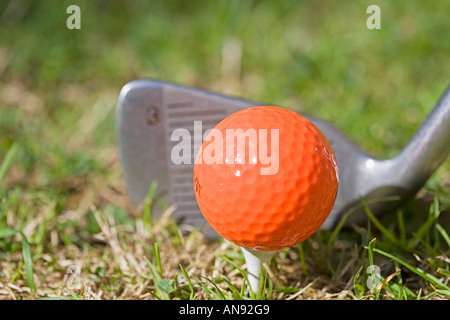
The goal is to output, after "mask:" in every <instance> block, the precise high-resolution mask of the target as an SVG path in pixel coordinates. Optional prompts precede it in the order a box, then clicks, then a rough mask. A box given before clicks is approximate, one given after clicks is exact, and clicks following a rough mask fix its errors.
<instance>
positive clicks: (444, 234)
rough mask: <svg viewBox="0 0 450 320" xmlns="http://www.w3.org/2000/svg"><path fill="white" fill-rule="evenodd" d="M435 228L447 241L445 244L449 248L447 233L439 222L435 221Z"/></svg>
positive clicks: (449, 239)
mask: <svg viewBox="0 0 450 320" xmlns="http://www.w3.org/2000/svg"><path fill="white" fill-rule="evenodd" d="M436 229H437V231H439V233H440V234H441V236H442V238H444V240H445V242H446V243H447V246H448V247H449V248H450V237H449V236H448V233H447V232H446V231H445V229H444V228H443V227H442V226H441V225H440V224H439V223H436Z"/></svg>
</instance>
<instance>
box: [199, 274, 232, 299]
mask: <svg viewBox="0 0 450 320" xmlns="http://www.w3.org/2000/svg"><path fill="white" fill-rule="evenodd" d="M202 278H203V279H205V280H206V281H208V282H209V283H211V285H212V286H213V287H214V289H215V290H216V292H215V293H216V295H217V297H218V298H219V299H220V300H227V298H226V297H225V295H224V294H223V292H222V290H220V288H219V287H218V286H217V285H216V284H215V283H214V281H212V280H211V279H209V278H207V277H203V276H202Z"/></svg>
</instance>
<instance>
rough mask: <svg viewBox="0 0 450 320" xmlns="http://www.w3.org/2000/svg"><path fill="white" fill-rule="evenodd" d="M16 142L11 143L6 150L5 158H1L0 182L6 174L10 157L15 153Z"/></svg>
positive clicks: (10, 160)
mask: <svg viewBox="0 0 450 320" xmlns="http://www.w3.org/2000/svg"><path fill="white" fill-rule="evenodd" d="M18 147H19V146H18V144H17V143H13V144H12V145H11V147H10V148H9V150H8V152H7V153H6V155H5V159H3V162H2V165H1V166H0V182H1V181H2V179H3V177H4V176H5V174H6V171H7V170H8V168H9V166H10V164H11V162H12V159H13V158H14V155H15V154H16V151H17V148H18Z"/></svg>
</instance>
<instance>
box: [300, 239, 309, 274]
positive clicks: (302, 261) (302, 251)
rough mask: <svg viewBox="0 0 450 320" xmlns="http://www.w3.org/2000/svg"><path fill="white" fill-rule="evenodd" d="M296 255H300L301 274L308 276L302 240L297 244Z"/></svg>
mask: <svg viewBox="0 0 450 320" xmlns="http://www.w3.org/2000/svg"><path fill="white" fill-rule="evenodd" d="M298 255H299V257H300V263H301V265H302V271H303V274H304V275H305V276H306V277H308V276H309V273H308V270H307V269H306V261H305V253H304V250H303V242H300V243H299V244H298Z"/></svg>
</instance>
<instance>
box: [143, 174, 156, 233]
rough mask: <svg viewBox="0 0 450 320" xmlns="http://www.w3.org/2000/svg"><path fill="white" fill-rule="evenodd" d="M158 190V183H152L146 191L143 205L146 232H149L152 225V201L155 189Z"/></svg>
mask: <svg viewBox="0 0 450 320" xmlns="http://www.w3.org/2000/svg"><path fill="white" fill-rule="evenodd" d="M157 188H158V182H157V181H153V182H152V184H151V185H150V188H149V189H148V192H147V196H146V197H145V205H144V217H143V221H144V224H145V225H146V227H147V228H148V230H151V225H152V215H151V211H152V205H153V199H154V196H155V193H156V189H157Z"/></svg>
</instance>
